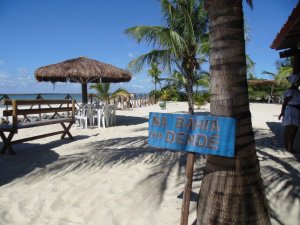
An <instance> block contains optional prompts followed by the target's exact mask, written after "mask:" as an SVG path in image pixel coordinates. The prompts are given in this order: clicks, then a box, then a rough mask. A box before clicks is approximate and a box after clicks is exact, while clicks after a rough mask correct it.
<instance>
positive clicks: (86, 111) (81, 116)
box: [75, 104, 94, 128]
mask: <svg viewBox="0 0 300 225" xmlns="http://www.w3.org/2000/svg"><path fill="white" fill-rule="evenodd" d="M75 119H76V120H78V121H79V126H81V125H82V128H83V127H84V128H87V127H88V121H89V123H90V125H92V126H94V113H93V105H92V104H86V105H84V106H83V107H82V109H81V110H79V113H78V115H76V116H75ZM83 121H84V123H82V122H83ZM83 125H84V126H83Z"/></svg>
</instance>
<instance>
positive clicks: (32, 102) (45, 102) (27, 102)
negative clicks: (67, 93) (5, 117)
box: [3, 99, 72, 105]
mask: <svg viewBox="0 0 300 225" xmlns="http://www.w3.org/2000/svg"><path fill="white" fill-rule="evenodd" d="M12 101H13V100H12V99H5V100H4V103H3V104H4V105H12ZM16 102H17V105H35V104H37V105H38V104H41V105H48V104H71V103H72V100H70V99H56V100H45V99H35V100H25V99H18V100H16Z"/></svg>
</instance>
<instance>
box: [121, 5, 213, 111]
mask: <svg viewBox="0 0 300 225" xmlns="http://www.w3.org/2000/svg"><path fill="white" fill-rule="evenodd" d="M160 3H161V8H162V13H163V15H164V20H165V22H166V25H165V26H135V27H131V28H129V29H127V30H126V31H125V32H126V33H127V34H129V35H131V36H132V37H133V38H135V39H136V40H137V41H138V42H141V41H146V42H148V43H149V44H153V45H154V46H156V47H157V49H154V50H152V51H150V52H148V53H145V54H143V55H141V56H139V57H138V58H136V59H133V60H132V61H131V62H130V63H129V69H130V70H132V71H133V72H135V71H140V70H141V69H142V68H143V67H144V66H145V64H148V65H150V64H151V63H152V62H157V63H159V65H162V66H163V67H167V68H169V69H171V68H176V69H177V70H178V71H179V73H180V74H182V75H183V76H184V77H185V79H186V84H185V89H186V93H187V95H188V106H189V113H190V114H194V106H193V81H194V77H195V74H196V70H198V69H200V65H201V63H203V62H204V61H205V60H204V58H205V57H206V56H207V53H208V49H209V48H208V33H207V24H208V20H207V16H206V13H205V10H204V7H203V1H202V0H184V1H183V0H172V1H171V0H161V1H160Z"/></svg>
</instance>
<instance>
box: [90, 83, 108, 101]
mask: <svg viewBox="0 0 300 225" xmlns="http://www.w3.org/2000/svg"><path fill="white" fill-rule="evenodd" d="M90 89H94V90H95V91H96V92H97V94H96V95H95V97H96V98H98V99H100V100H101V101H104V102H107V103H109V89H110V83H95V84H91V85H90Z"/></svg>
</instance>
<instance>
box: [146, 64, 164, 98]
mask: <svg viewBox="0 0 300 225" xmlns="http://www.w3.org/2000/svg"><path fill="white" fill-rule="evenodd" d="M161 73H162V71H161V70H160V69H159V68H158V65H157V63H154V62H153V63H151V68H150V69H149V70H148V75H149V76H150V77H151V78H152V81H153V83H154V90H155V92H154V102H155V103H156V92H157V90H156V85H157V84H158V83H160V81H161V79H160V75H161Z"/></svg>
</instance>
